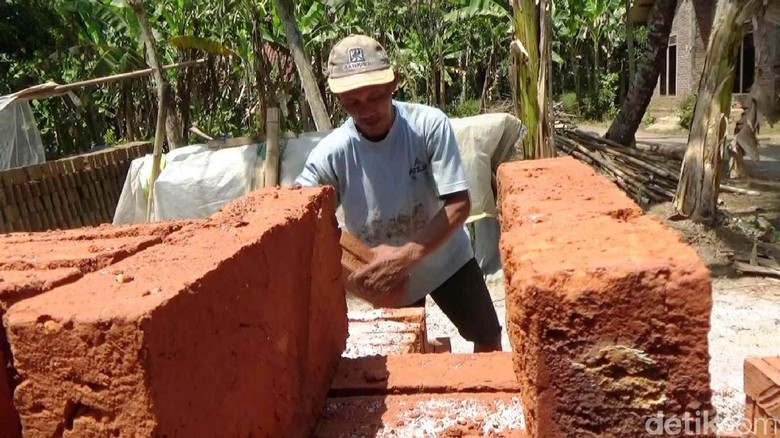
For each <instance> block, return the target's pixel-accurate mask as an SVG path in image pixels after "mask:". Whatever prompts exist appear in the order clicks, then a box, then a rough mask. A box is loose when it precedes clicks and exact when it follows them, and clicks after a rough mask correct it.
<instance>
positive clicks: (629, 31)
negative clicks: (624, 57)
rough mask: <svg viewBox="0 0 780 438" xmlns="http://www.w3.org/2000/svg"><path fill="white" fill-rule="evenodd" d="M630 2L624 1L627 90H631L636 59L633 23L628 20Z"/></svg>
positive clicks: (628, 0)
mask: <svg viewBox="0 0 780 438" xmlns="http://www.w3.org/2000/svg"><path fill="white" fill-rule="evenodd" d="M630 9H631V0H626V44H627V45H628V89H629V90H630V89H631V81H632V80H633V79H634V75H635V74H636V58H634V23H632V22H631V19H630V18H629V14H628V12H629V10H630Z"/></svg>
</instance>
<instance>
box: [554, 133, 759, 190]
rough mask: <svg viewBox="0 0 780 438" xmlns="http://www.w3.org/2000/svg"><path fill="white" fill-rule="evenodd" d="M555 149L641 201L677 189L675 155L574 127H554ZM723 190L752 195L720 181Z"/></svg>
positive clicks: (678, 175)
mask: <svg viewBox="0 0 780 438" xmlns="http://www.w3.org/2000/svg"><path fill="white" fill-rule="evenodd" d="M555 146H556V147H557V148H558V150H559V151H561V152H564V153H566V154H569V155H571V156H573V157H575V158H577V159H579V160H582V161H584V162H586V163H588V164H590V165H591V166H593V167H594V168H595V169H596V170H598V171H600V172H601V173H602V174H604V175H605V176H607V177H609V178H610V179H611V180H613V181H614V182H615V184H617V185H618V186H619V187H620V188H622V189H623V190H624V191H626V193H628V194H629V195H630V196H632V197H634V198H635V199H637V200H639V201H641V202H643V203H648V202H666V201H671V200H672V199H673V198H674V196H675V193H676V191H677V184H678V182H679V180H680V168H681V167H682V161H681V160H680V159H678V158H675V157H672V156H668V155H664V154H658V153H653V152H649V151H646V150H642V149H638V148H631V147H626V146H623V145H621V144H618V143H615V142H613V141H611V140H608V139H606V138H604V137H600V136H597V135H593V134H590V133H587V132H585V131H582V130H580V129H578V128H576V127H565V128H558V129H556V130H555ZM720 189H721V190H722V191H724V192H731V193H741V194H745V195H755V194H757V192H755V191H752V190H745V189H740V188H737V187H732V186H729V185H726V184H721V185H720Z"/></svg>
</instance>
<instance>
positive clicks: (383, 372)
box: [330, 352, 520, 396]
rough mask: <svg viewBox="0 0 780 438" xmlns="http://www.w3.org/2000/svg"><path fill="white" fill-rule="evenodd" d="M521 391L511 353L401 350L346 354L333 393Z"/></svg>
mask: <svg viewBox="0 0 780 438" xmlns="http://www.w3.org/2000/svg"><path fill="white" fill-rule="evenodd" d="M519 391H520V385H519V384H518V383H517V378H516V377H515V374H514V370H513V368H512V354H511V353H505V352H498V353H483V354H436V355H433V354H401V355H393V356H387V357H382V356H369V357H360V358H355V359H351V358H344V359H342V360H341V363H339V368H338V371H337V372H336V377H335V378H334V379H333V384H332V385H331V392H330V395H331V396H343V395H358V394H359V395H369V394H370V395H378V394H397V393H401V394H413V393H453V392H514V393H518V392H519Z"/></svg>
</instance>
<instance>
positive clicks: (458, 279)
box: [409, 259, 501, 344]
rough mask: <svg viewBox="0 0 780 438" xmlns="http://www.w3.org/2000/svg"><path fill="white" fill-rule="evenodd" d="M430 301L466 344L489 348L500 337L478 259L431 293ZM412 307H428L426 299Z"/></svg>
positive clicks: (473, 260)
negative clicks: (447, 319) (470, 343)
mask: <svg viewBox="0 0 780 438" xmlns="http://www.w3.org/2000/svg"><path fill="white" fill-rule="evenodd" d="M431 298H433V301H434V302H435V303H436V305H437V306H439V308H440V309H441V310H442V312H444V314H445V315H447V318H449V319H450V321H452V323H453V324H454V325H455V327H456V328H457V329H458V332H459V333H460V335H461V336H463V338H464V339H465V340H467V341H470V342H474V343H475V344H488V343H493V342H495V340H496V338H497V337H499V336H500V335H501V324H499V322H498V315H496V308H495V307H494V306H493V300H492V299H491V298H490V292H488V288H487V285H486V284H485V279H484V278H483V277H482V270H481V269H480V268H479V264H478V263H477V261H476V260H475V259H471V260H470V261H469V262H468V263H466V264H465V265H463V267H462V268H460V269H459V270H458V271H457V272H456V273H455V274H453V275H452V277H450V278H449V279H447V281H445V282H444V284H442V285H441V286H439V287H438V288H437V289H436V290H434V291H433V292H431ZM409 307H425V298H422V299H421V300H419V301H417V302H415V303H413V304H412V305H410V306H409Z"/></svg>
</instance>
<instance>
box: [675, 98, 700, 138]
mask: <svg viewBox="0 0 780 438" xmlns="http://www.w3.org/2000/svg"><path fill="white" fill-rule="evenodd" d="M695 109H696V95H688V96H685V98H684V99H683V100H682V102H680V105H679V106H678V108H677V117H678V118H679V121H678V123H679V125H680V126H681V127H682V128H683V129H688V130H690V129H691V123H692V122H693V111H694V110H695Z"/></svg>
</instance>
